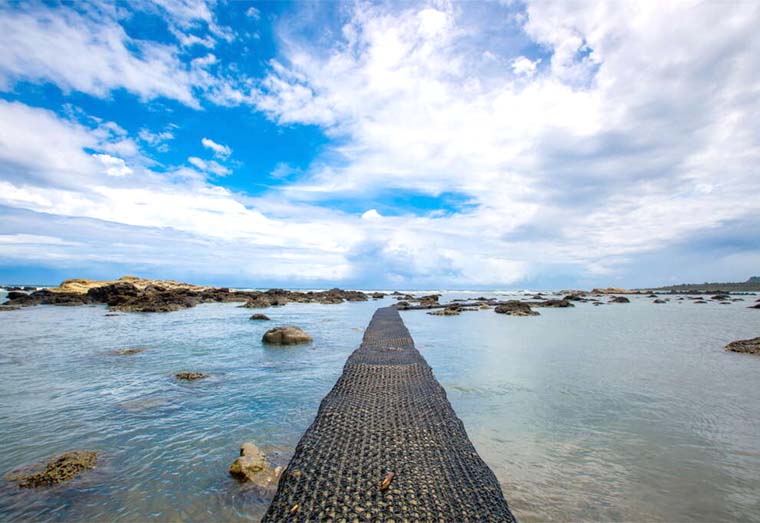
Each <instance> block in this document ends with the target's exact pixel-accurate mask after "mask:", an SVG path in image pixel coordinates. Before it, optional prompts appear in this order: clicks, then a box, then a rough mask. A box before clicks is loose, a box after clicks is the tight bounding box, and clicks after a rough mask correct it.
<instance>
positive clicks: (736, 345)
mask: <svg viewBox="0 0 760 523" xmlns="http://www.w3.org/2000/svg"><path fill="white" fill-rule="evenodd" d="M726 350H727V351H731V352H741V353H744V354H758V355H760V338H752V339H750V340H738V341H732V342H731V343H729V344H728V345H726Z"/></svg>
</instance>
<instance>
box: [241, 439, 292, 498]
mask: <svg viewBox="0 0 760 523" xmlns="http://www.w3.org/2000/svg"><path fill="white" fill-rule="evenodd" d="M281 472H282V468H280V467H277V468H276V469H274V470H273V469H272V467H271V466H270V465H269V462H268V461H267V458H266V456H265V455H264V453H263V452H261V451H260V450H259V448H258V447H257V446H256V445H254V444H253V443H251V442H246V443H243V445H242V446H241V447H240V457H238V458H237V459H235V461H233V462H232V465H230V475H231V476H233V477H234V478H235V479H237V480H239V481H244V482H251V483H254V484H255V485H257V486H259V487H264V488H269V487H272V488H273V487H275V486H276V485H277V479H278V477H279V476H280V473H281Z"/></svg>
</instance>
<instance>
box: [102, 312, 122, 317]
mask: <svg viewBox="0 0 760 523" xmlns="http://www.w3.org/2000/svg"><path fill="white" fill-rule="evenodd" d="M103 316H106V317H108V318H112V317H113V316H121V314H116V313H115V312H109V313H106V314H104V315H103Z"/></svg>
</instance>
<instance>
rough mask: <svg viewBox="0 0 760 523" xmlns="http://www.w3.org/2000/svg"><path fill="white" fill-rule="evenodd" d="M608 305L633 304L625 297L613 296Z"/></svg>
mask: <svg viewBox="0 0 760 523" xmlns="http://www.w3.org/2000/svg"><path fill="white" fill-rule="evenodd" d="M608 303H631V300H629V299H628V298H626V297H625V296H613V297H612V298H610V301H609V302H608Z"/></svg>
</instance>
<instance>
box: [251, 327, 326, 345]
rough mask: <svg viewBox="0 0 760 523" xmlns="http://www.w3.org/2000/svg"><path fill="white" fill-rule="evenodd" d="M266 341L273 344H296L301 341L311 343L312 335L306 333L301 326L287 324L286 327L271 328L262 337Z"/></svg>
mask: <svg viewBox="0 0 760 523" xmlns="http://www.w3.org/2000/svg"><path fill="white" fill-rule="evenodd" d="M262 341H263V342H264V343H270V344H272V345H296V344H299V343H309V342H310V341H313V340H312V337H311V336H309V335H308V334H306V332H304V330H303V329H301V328H300V327H294V326H292V325H287V326H284V327H275V328H274V329H269V330H268V331H266V332H265V333H264V336H263V337H262Z"/></svg>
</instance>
